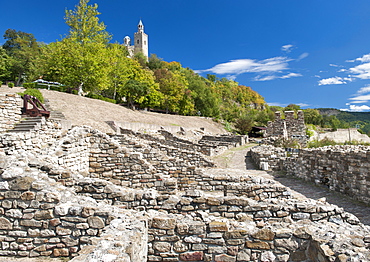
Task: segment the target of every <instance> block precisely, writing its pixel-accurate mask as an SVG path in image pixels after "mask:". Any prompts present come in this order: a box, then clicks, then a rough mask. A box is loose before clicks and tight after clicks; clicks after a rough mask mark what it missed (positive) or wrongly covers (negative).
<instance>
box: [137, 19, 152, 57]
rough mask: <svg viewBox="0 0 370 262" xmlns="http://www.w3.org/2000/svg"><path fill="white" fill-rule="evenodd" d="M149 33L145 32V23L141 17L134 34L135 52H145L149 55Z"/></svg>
mask: <svg viewBox="0 0 370 262" xmlns="http://www.w3.org/2000/svg"><path fill="white" fill-rule="evenodd" d="M148 50H149V48H148V35H147V34H145V33H144V25H143V22H142V21H141V19H140V22H139V24H138V25H137V32H136V33H135V34H134V53H135V54H136V53H139V52H141V53H143V54H144V55H145V56H146V57H148V56H149V51H148Z"/></svg>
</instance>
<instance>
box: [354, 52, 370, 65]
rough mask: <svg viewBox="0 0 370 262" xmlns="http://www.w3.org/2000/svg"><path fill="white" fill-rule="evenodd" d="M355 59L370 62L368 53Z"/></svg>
mask: <svg viewBox="0 0 370 262" xmlns="http://www.w3.org/2000/svg"><path fill="white" fill-rule="evenodd" d="M355 61H360V62H362V63H365V62H370V54H367V55H363V56H362V57H359V58H356V59H355Z"/></svg>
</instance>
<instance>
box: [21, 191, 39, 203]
mask: <svg viewBox="0 0 370 262" xmlns="http://www.w3.org/2000/svg"><path fill="white" fill-rule="evenodd" d="M35 197H36V194H35V192H32V191H27V192H23V193H22V195H21V199H22V200H23V201H29V200H33V199H35Z"/></svg>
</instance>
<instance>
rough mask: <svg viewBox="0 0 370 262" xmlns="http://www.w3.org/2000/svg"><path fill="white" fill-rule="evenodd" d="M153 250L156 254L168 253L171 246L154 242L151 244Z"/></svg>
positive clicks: (166, 243)
mask: <svg viewBox="0 0 370 262" xmlns="http://www.w3.org/2000/svg"><path fill="white" fill-rule="evenodd" d="M153 248H154V250H156V251H158V252H161V253H162V252H169V251H170V250H171V244H170V243H168V242H155V243H154V244H153Z"/></svg>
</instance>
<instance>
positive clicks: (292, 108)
mask: <svg viewBox="0 0 370 262" xmlns="http://www.w3.org/2000/svg"><path fill="white" fill-rule="evenodd" d="M298 110H301V106H299V105H296V104H289V105H288V106H286V107H285V108H284V111H295V112H297V111H298Z"/></svg>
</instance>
